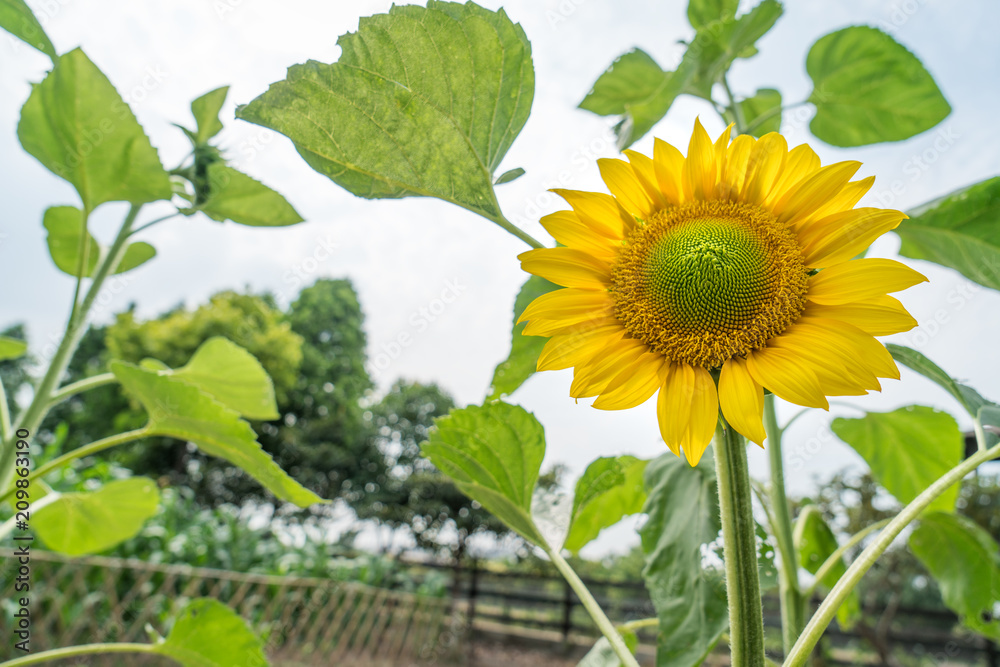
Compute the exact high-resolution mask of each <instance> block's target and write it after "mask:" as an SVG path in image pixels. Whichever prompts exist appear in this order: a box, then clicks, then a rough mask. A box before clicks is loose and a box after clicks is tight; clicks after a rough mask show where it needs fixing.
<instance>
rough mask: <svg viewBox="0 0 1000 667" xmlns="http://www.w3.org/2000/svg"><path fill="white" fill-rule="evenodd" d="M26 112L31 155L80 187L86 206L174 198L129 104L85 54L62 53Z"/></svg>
mask: <svg viewBox="0 0 1000 667" xmlns="http://www.w3.org/2000/svg"><path fill="white" fill-rule="evenodd" d="M55 63H56V64H55V67H53V68H52V71H51V72H49V74H48V76H46V77H45V78H44V79H43V80H42V82H41V83H39V84H36V85H35V86H34V87H33V88H32V90H31V95H30V96H29V97H28V101H27V102H25V103H24V107H23V108H22V109H21V121H20V123H18V126H17V136H18V138H19V139H20V140H21V145H22V146H23V147H24V150H26V151H27V152H28V153H30V154H31V155H33V156H34V157H35V158H37V159H38V161H39V162H41V163H42V164H43V165H45V167H46V168H47V169H48V170H49V171H51V172H52V173H54V174H56V175H57V176H60V177H62V178H64V179H66V180H67V181H69V182H70V183H72V184H73V187H75V188H76V191H77V192H78V193H79V194H80V200H81V201H82V202H83V206H84V208H87V209H90V210H93V209H94V208H96V207H97V206H98V205H100V204H102V203H104V202H107V201H127V202H132V203H133V204H143V203H146V202H151V201H156V200H158V199H170V196H171V189H170V178H169V176H168V175H167V172H166V171H164V170H163V165H161V164H160V158H159V157H158V156H157V154H156V150H155V149H154V148H153V147H152V145H151V144H150V143H149V139H148V138H147V137H146V135H145V134H144V133H143V131H142V127H140V125H139V123H138V122H137V121H136V119H135V116H133V115H132V111H131V110H130V109H129V108H128V105H127V104H125V102H124V101H123V100H122V98H121V96H120V95H119V94H118V91H116V90H115V89H114V86H112V85H111V82H110V81H108V79H107V77H106V76H104V74H103V73H102V72H101V70H99V69H97V67H96V66H95V65H94V63H92V62H90V59H88V58H87V56H86V55H84V53H83V51H81V50H80V49H74V50H73V51H70V52H69V53H67V54H65V55H63V56H60V57H59V58H58V59H57V60H56V61H55Z"/></svg>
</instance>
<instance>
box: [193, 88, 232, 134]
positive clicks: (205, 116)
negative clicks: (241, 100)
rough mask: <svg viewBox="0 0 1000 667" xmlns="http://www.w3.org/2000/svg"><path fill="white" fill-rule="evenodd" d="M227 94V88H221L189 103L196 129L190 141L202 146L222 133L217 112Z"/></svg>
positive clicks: (220, 108)
mask: <svg viewBox="0 0 1000 667" xmlns="http://www.w3.org/2000/svg"><path fill="white" fill-rule="evenodd" d="M228 94H229V86H222V87H221V88H216V89H215V90H212V91H209V92H207V93H205V94H204V95H202V96H201V97H199V98H198V99H196V100H195V101H194V102H192V103H191V114H192V115H194V121H195V123H197V127H198V131H197V132H195V134H194V138H193V140H192V141H193V143H195V144H204V143H206V142H207V141H208V140H209V139H211V138H212V137H214V136H215V135H217V134H218V133H219V132H221V131H222V121H220V120H219V112H220V111H221V110H222V105H223V104H225V102H226V95H228Z"/></svg>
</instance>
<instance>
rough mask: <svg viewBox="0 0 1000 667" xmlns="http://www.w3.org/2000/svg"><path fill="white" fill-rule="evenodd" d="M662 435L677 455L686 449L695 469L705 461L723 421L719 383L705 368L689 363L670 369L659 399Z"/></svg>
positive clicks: (672, 366) (688, 458)
mask: <svg viewBox="0 0 1000 667" xmlns="http://www.w3.org/2000/svg"><path fill="white" fill-rule="evenodd" d="M656 414H657V420H658V421H659V425H660V435H661V436H663V440H664V442H666V443H667V447H669V448H670V451H672V452H673V453H674V454H676V455H677V456H680V452H681V450H682V449H683V450H684V455H685V457H686V458H687V460H688V463H690V464H691V465H692V466H694V465H697V464H698V461H699V460H701V456H702V454H704V453H705V448H706V447H708V445H709V443H711V441H712V435H713V434H714V433H715V426H716V424H717V423H718V421H719V396H718V393H717V392H716V389H715V381H714V380H712V376H711V375H710V374H709V372H708V371H706V370H705V369H704V368H700V367H694V366H689V365H688V364H673V365H671V366H670V368H669V370H668V372H667V373H666V376H665V378H664V380H663V385H662V386H661V387H660V396H659V399H658V400H657V410H656Z"/></svg>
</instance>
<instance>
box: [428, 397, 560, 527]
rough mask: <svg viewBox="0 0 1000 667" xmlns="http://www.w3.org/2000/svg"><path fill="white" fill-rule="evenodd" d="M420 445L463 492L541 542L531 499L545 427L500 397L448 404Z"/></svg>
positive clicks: (530, 415)
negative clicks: (466, 404) (450, 407)
mask: <svg viewBox="0 0 1000 667" xmlns="http://www.w3.org/2000/svg"><path fill="white" fill-rule="evenodd" d="M434 425H435V428H434V430H432V431H431V433H430V436H429V439H428V440H427V441H426V442H424V443H423V444H422V445H421V451H422V452H423V455H424V456H425V457H427V458H428V459H430V461H431V463H433V464H434V465H435V466H437V467H438V468H439V469H440V470H441V471H442V472H443V473H445V474H446V475H448V476H449V477H451V479H452V481H454V482H455V485H456V486H457V487H458V488H459V490H460V491H462V493H464V494H465V495H467V496H468V497H469V498H472V499H473V500H475V501H476V502H478V503H479V504H480V505H482V506H483V507H485V508H486V509H487V510H489V511H490V512H491V513H492V514H494V515H495V516H496V517H497V518H498V519H500V520H501V521H503V522H504V523H505V524H507V526H509V527H510V528H511V529H513V530H515V531H517V532H518V533H520V534H521V535H522V536H523V537H524V538H525V539H527V540H529V541H530V542H533V543H535V544H538V545H544V544H545V540H544V539H543V538H542V536H541V534H540V533H539V531H538V529H537V528H536V527H535V523H534V521H533V520H532V518H531V499H532V496H533V494H534V491H535V482H536V481H537V480H538V469H539V468H540V467H541V465H542V458H543V457H544V456H545V432H544V430H543V429H542V425H541V424H539V423H538V420H537V419H535V417H534V415H532V414H531V413H530V412H527V411H526V410H525V409H524V408H521V407H520V406H516V405H509V404H507V403H501V402H499V401H497V402H495V403H487V404H486V405H483V406H475V405H474V406H470V407H467V408H463V409H461V410H452V411H451V412H450V413H449V414H448V415H447V416H445V417H439V418H438V419H436V420H435V421H434Z"/></svg>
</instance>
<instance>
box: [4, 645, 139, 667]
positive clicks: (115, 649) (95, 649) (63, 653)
mask: <svg viewBox="0 0 1000 667" xmlns="http://www.w3.org/2000/svg"><path fill="white" fill-rule="evenodd" d="M101 653H152V654H155V653H156V649H155V648H154V647H153V645H152V644H84V645H83V646H68V647H66V648H57V649H53V650H51V651H42V652H41V653H36V654H34V655H26V656H24V657H23V658H15V659H14V660H8V661H7V662H0V667H24V666H25V665H40V664H42V663H43V662H49V661H50V660H62V659H64V658H76V657H78V656H81V655H97V654H101Z"/></svg>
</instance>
